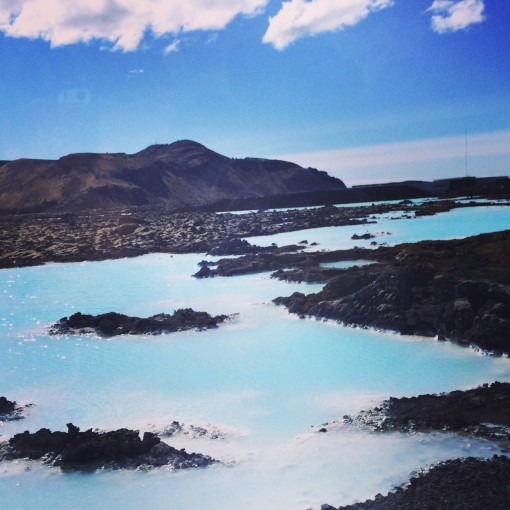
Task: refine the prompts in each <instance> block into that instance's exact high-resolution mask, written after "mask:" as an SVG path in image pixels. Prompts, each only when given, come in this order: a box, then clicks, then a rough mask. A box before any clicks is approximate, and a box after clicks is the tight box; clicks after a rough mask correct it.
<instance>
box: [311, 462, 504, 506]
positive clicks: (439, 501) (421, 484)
mask: <svg viewBox="0 0 510 510" xmlns="http://www.w3.org/2000/svg"><path fill="white" fill-rule="evenodd" d="M361 483H362V482H361ZM509 508H510V459H509V458H508V457H504V456H496V455H495V456H494V457H492V458H491V459H488V460H486V459H478V458H474V457H468V458H466V459H455V460H448V461H446V462H443V463H441V464H438V465H436V466H435V467H433V468H432V469H430V470H429V471H424V472H422V473H420V474H418V475H415V476H412V477H411V479H410V480H409V483H408V484H407V485H406V486H405V487H396V488H395V489H394V490H393V491H392V492H390V493H388V494H387V495H386V496H383V495H382V494H377V496H375V499H373V500H368V501H365V502H364V503H354V504H353V505H347V506H341V507H338V508H336V507H333V506H330V505H322V507H321V510H508V509H509Z"/></svg>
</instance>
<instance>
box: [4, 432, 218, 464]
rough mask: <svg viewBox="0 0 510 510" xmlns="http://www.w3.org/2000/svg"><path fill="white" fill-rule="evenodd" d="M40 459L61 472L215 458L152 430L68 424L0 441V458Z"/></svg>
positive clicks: (24, 433)
mask: <svg viewBox="0 0 510 510" xmlns="http://www.w3.org/2000/svg"><path fill="white" fill-rule="evenodd" d="M25 458H28V459H31V460H42V461H43V462H44V463H45V464H48V465H50V466H55V467H59V468H60V469H61V470H62V471H95V470H97V469H103V468H107V469H136V468H146V469H148V468H151V467H159V466H167V467H171V468H173V469H184V468H196V467H206V466H208V465H210V464H213V463H215V462H217V461H215V460H214V459H212V458H211V457H209V456H207V455H202V454H200V453H187V452H186V451H185V450H184V449H183V450H177V449H175V448H173V447H172V446H169V445H168V444H166V443H164V442H162V441H161V439H160V438H159V437H158V436H157V435H156V434H153V433H152V432H145V433H144V435H143V438H142V439H140V435H139V431H137V430H129V429H118V430H113V431H109V432H98V431H93V430H92V429H89V430H86V431H85V432H80V429H79V428H78V427H76V426H75V425H73V424H72V423H68V424H67V432H59V431H56V432H52V431H51V430H49V429H46V428H43V429H40V430H38V431H37V432H34V433H30V432H28V431H25V432H23V433H21V434H16V435H14V436H13V437H12V438H11V439H9V441H6V442H4V443H0V461H2V460H15V459H25Z"/></svg>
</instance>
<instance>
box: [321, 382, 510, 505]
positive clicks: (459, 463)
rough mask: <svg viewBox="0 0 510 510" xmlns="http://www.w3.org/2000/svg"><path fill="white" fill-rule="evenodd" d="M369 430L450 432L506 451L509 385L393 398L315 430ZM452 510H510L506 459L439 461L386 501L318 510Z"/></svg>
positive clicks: (378, 499) (509, 469) (509, 466)
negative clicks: (345, 427)
mask: <svg viewBox="0 0 510 510" xmlns="http://www.w3.org/2000/svg"><path fill="white" fill-rule="evenodd" d="M338 425H340V426H345V425H354V426H357V427H358V426H361V427H368V428H369V429H371V430H373V431H374V432H377V433H387V432H404V433H413V432H454V433H457V434H462V435H469V436H475V437H481V438H484V439H488V440H490V441H493V442H495V443H496V444H498V446H499V448H500V449H501V450H502V451H504V452H508V451H510V383H501V382H495V383H493V384H491V385H489V384H484V385H483V386H480V387H478V388H473V389H469V390H464V391H452V392H450V393H442V394H434V395H418V396H415V397H402V398H394V397H391V398H389V399H388V400H385V401H384V402H382V403H381V405H380V406H378V407H375V408H374V409H369V410H366V411H361V412H360V413H359V414H358V415H356V416H354V417H351V416H344V417H343V419H342V420H339V421H338V422H332V423H323V424H321V425H319V426H316V427H315V429H316V432H320V433H326V432H328V431H329V430H331V429H333V428H335V427H336V426H338ZM439 508H440V509H441V510H449V509H451V510H454V509H455V510H456V509H462V508H469V509H480V510H481V509H486V508H490V509H491V510H492V509H494V510H506V509H507V508H510V458H509V457H507V456H503V455H501V456H497V455H495V456H493V457H492V458H491V459H482V458H473V457H470V458H467V459H455V460H448V461H446V462H442V463H440V464H438V465H436V466H434V467H432V468H431V469H426V470H423V471H422V472H420V473H419V474H417V475H414V476H412V477H411V479H410V480H409V482H408V483H406V484H405V485H404V486H401V487H396V488H394V489H393V490H392V491H390V492H389V493H388V494H387V495H386V496H383V495H382V494H377V495H376V496H375V498H374V499H373V500H368V501H365V502H363V503H354V504H352V505H347V506H341V507H339V508H338V509H337V508H335V507H333V506H330V505H323V506H322V507H321V510H437V509H439Z"/></svg>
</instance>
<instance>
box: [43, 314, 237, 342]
mask: <svg viewBox="0 0 510 510" xmlns="http://www.w3.org/2000/svg"><path fill="white" fill-rule="evenodd" d="M227 319H229V317H228V316H227V315H217V316H216V317H212V316H211V315H209V314H208V313H207V312H196V311H195V310H193V309H191V308H184V309H179V310H176V311H175V312H174V313H173V314H172V315H169V314H165V313H160V314H157V315H153V316H152V317H147V318H140V317H130V316H128V315H123V314H121V313H116V312H109V313H103V314H99V315H88V314H83V313H80V312H77V313H75V314H73V315H71V316H70V317H63V318H62V319H60V320H59V321H58V322H56V323H55V324H53V325H52V326H51V327H50V328H49V330H48V333H49V334H50V335H81V334H89V333H94V334H96V335H99V336H102V337H112V336H116V335H161V334H165V333H174V332H176V331H186V330H190V329H194V330H204V329H211V328H217V327H218V324H220V323H222V322H225V321H226V320H227Z"/></svg>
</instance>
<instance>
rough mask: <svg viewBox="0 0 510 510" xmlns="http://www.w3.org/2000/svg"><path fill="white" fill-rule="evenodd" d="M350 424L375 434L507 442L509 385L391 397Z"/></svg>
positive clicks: (509, 432) (509, 425)
mask: <svg viewBox="0 0 510 510" xmlns="http://www.w3.org/2000/svg"><path fill="white" fill-rule="evenodd" d="M345 419H346V421H348V422H350V421H351V419H350V418H348V417H346V418H345ZM352 421H354V422H355V423H358V424H361V425H363V426H368V427H370V428H372V429H373V430H376V431H399V432H429V431H449V432H459V433H462V434H469V435H475V436H479V437H484V438H487V439H490V440H493V441H498V442H505V443H508V442H509V441H510V383H501V382H495V383H493V384H491V385H487V384H486V385H483V386H481V387H479V388H474V389H470V390H465V391H452V392H451V393H443V394H439V395H419V396H416V397H402V398H394V397H391V398H390V399H389V400H385V401H384V402H383V403H382V404H381V405H380V406H379V407H377V408H375V409H370V410H367V411H362V412H361V413H360V414H359V415H358V416H356V417H355V418H354V419H353V420H352Z"/></svg>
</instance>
